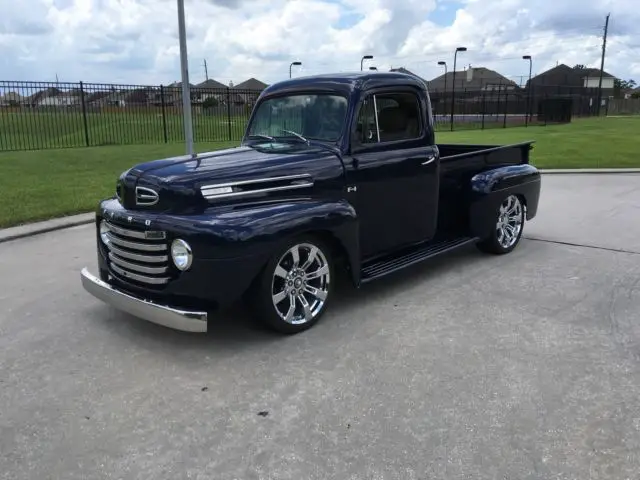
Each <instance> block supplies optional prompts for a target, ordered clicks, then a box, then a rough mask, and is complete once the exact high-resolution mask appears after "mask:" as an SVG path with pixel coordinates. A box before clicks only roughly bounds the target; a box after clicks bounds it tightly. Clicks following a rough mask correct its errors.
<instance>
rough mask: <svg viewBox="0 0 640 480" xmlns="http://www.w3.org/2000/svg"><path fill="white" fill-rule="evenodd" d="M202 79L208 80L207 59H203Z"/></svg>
mask: <svg viewBox="0 0 640 480" xmlns="http://www.w3.org/2000/svg"><path fill="white" fill-rule="evenodd" d="M204 79H205V80H209V72H208V71H207V59H206V58H205V59H204Z"/></svg>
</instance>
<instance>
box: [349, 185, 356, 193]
mask: <svg viewBox="0 0 640 480" xmlns="http://www.w3.org/2000/svg"><path fill="white" fill-rule="evenodd" d="M357 190H358V187H356V186H353V187H347V193H351V192H356V191H357Z"/></svg>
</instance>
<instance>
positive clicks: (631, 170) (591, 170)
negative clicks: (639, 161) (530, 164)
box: [534, 165, 640, 174]
mask: <svg viewBox="0 0 640 480" xmlns="http://www.w3.org/2000/svg"><path fill="white" fill-rule="evenodd" d="M534 167H535V165H534ZM538 171H539V172H540V173H551V174H554V173H555V174H560V173H581V174H583V173H591V174H614V173H640V168H544V169H539V170H538Z"/></svg>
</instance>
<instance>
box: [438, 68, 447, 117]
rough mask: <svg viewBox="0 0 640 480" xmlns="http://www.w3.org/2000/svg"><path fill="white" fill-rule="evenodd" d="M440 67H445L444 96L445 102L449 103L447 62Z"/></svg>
mask: <svg viewBox="0 0 640 480" xmlns="http://www.w3.org/2000/svg"><path fill="white" fill-rule="evenodd" d="M438 65H442V66H443V67H444V95H443V100H444V101H445V102H446V101H447V62H443V61H440V62H438ZM446 114H447V113H446V107H445V115H446Z"/></svg>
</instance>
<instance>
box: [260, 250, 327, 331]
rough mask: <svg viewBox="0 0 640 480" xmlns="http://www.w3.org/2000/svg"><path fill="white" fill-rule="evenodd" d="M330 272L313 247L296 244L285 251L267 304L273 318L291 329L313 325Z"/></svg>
mask: <svg viewBox="0 0 640 480" xmlns="http://www.w3.org/2000/svg"><path fill="white" fill-rule="evenodd" d="M329 282H330V268H329V263H328V262H327V257H326V256H325V254H324V253H323V252H322V250H320V249H319V248H318V247H317V246H315V245H313V244H310V243H300V244H297V245H294V246H293V247H291V248H289V249H288V250H287V251H286V252H285V253H284V255H282V256H281V257H280V259H279V260H278V263H277V264H276V268H275V271H274V273H273V279H272V282H271V300H272V302H273V306H274V307H275V309H276V312H277V314H278V315H279V316H280V318H281V319H282V320H284V321H285V322H286V323H288V324H291V325H302V324H305V323H309V322H311V321H313V320H314V319H315V318H316V317H317V316H318V315H319V314H320V312H321V311H322V309H323V308H324V306H325V303H326V300H327V296H328V294H329Z"/></svg>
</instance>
